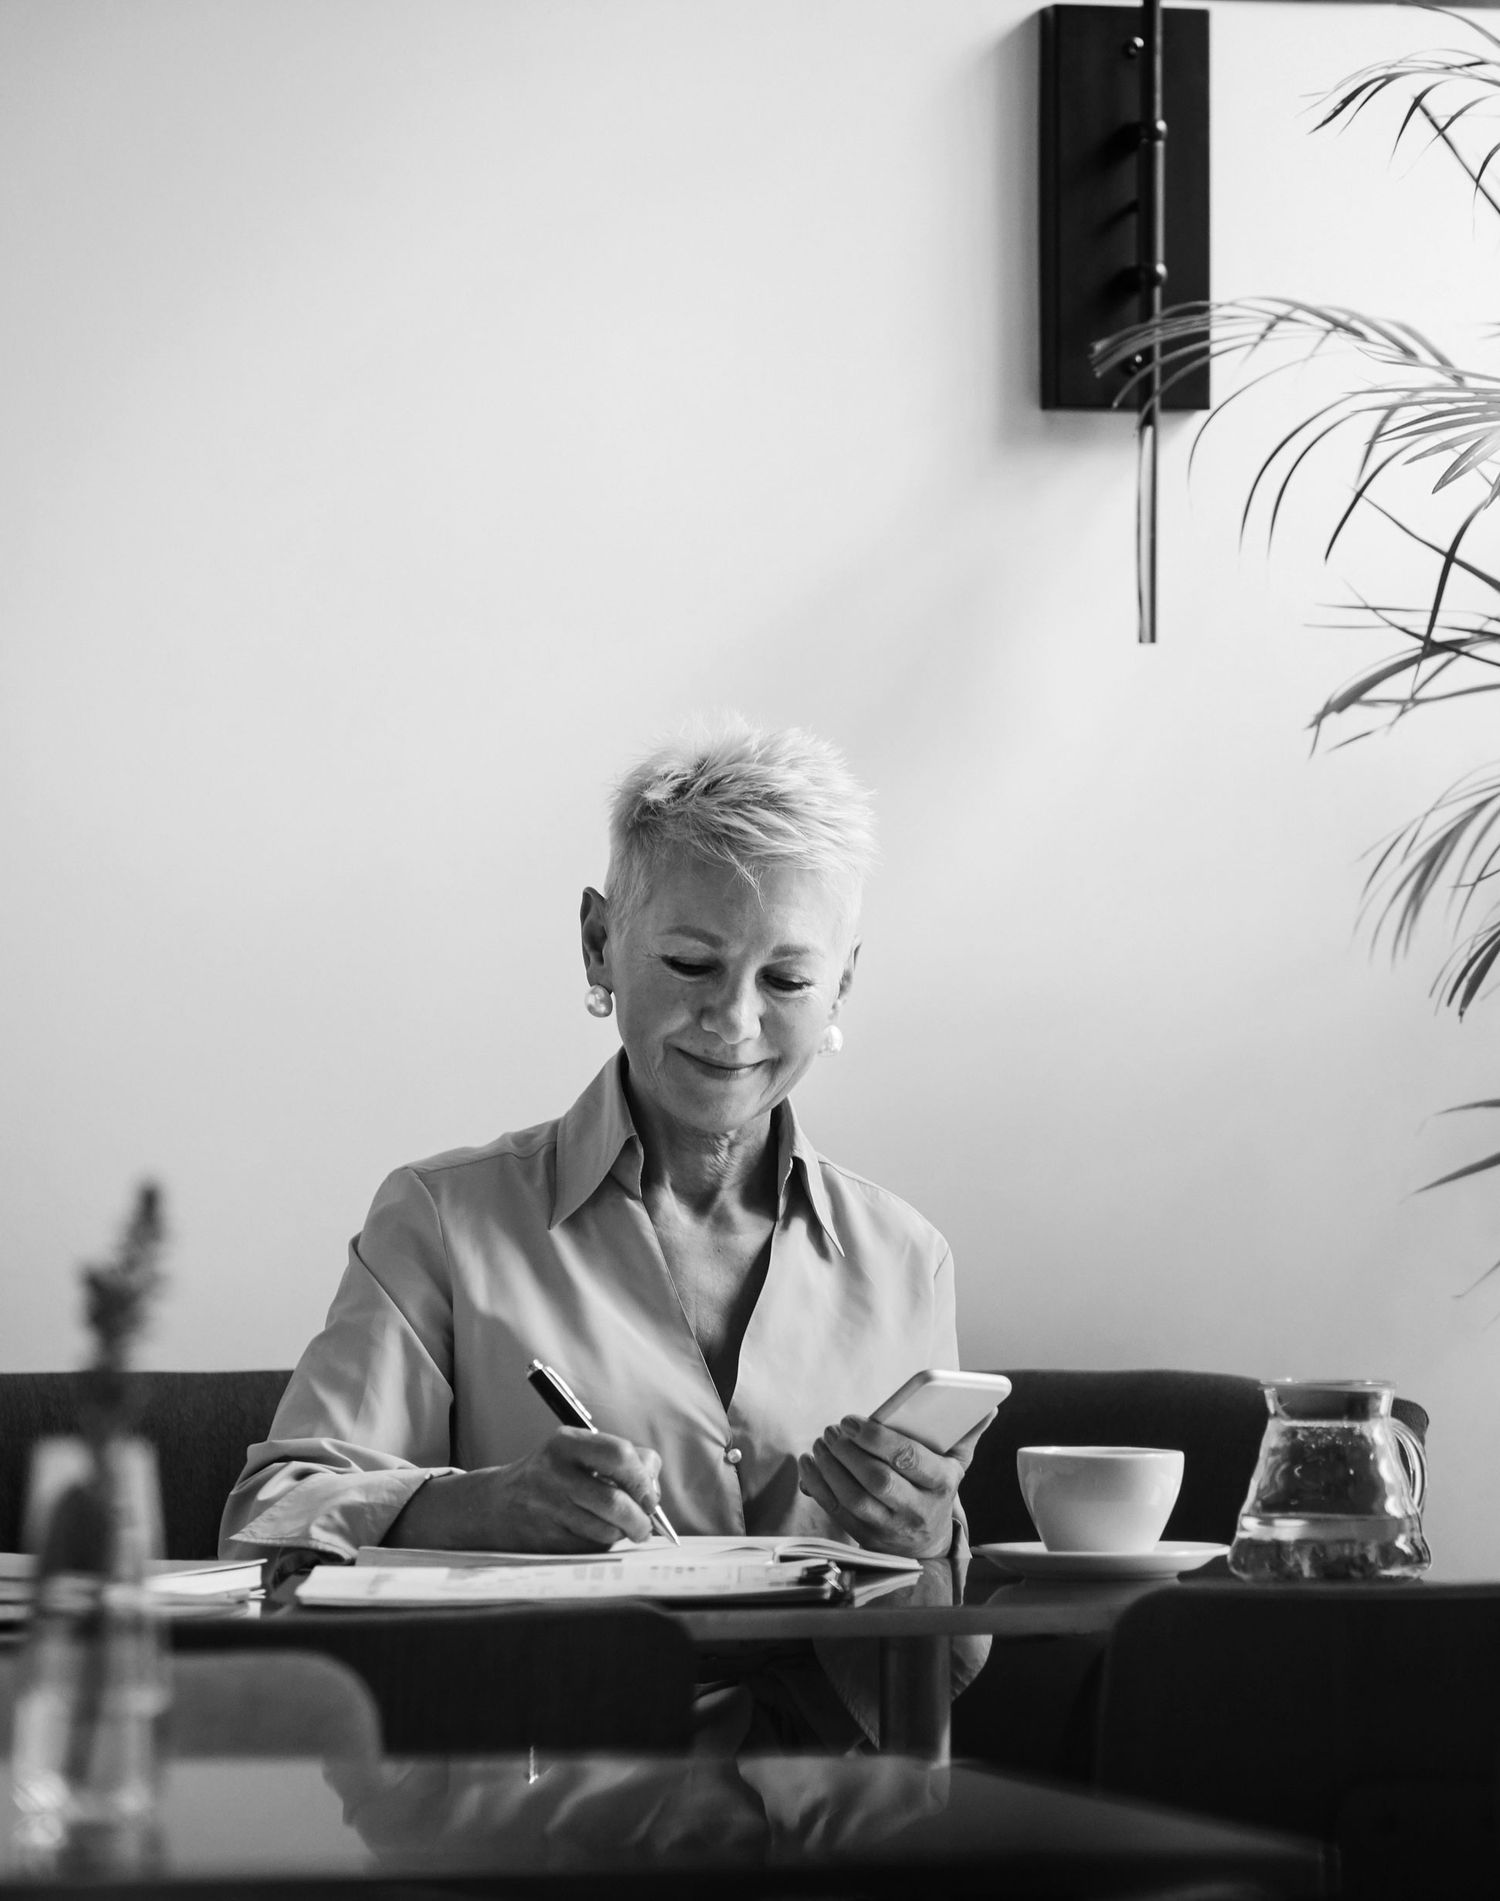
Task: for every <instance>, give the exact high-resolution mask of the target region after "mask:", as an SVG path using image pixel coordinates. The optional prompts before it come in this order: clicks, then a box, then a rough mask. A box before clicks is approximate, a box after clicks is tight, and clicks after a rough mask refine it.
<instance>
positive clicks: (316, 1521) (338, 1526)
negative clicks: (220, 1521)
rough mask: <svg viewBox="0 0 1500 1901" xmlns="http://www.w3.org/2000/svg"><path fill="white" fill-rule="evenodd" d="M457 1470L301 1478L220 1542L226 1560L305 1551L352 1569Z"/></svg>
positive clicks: (430, 1468)
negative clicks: (365, 1549) (417, 1498)
mask: <svg viewBox="0 0 1500 1901" xmlns="http://www.w3.org/2000/svg"><path fill="white" fill-rule="evenodd" d="M457 1470H458V1467H456V1466H415V1465H413V1466H401V1467H399V1468H397V1469H396V1470H393V1471H384V1472H353V1473H344V1472H320V1473H316V1474H313V1475H310V1476H308V1477H306V1478H299V1479H297V1480H296V1481H295V1483H293V1484H292V1485H291V1486H290V1487H289V1489H288V1490H287V1491H286V1492H284V1493H283V1494H282V1496H281V1497H279V1498H277V1499H275V1500H274V1501H273V1502H272V1503H271V1504H270V1505H268V1506H267V1507H266V1508H265V1510H264V1511H261V1512H258V1513H257V1514H256V1516H255V1517H254V1518H252V1519H250V1520H249V1521H248V1523H246V1524H243V1525H241V1526H239V1527H238V1529H237V1530H234V1531H226V1532H225V1533H224V1534H223V1535H222V1536H221V1538H220V1540H219V1549H220V1552H221V1554H223V1555H225V1556H228V1557H242V1556H253V1555H255V1552H256V1551H260V1552H265V1551H267V1550H277V1549H279V1548H280V1547H281V1546H283V1545H301V1546H304V1547H305V1548H306V1549H308V1550H310V1551H321V1552H323V1553H324V1554H325V1555H326V1556H328V1557H331V1558H340V1559H342V1560H343V1561H344V1562H345V1563H352V1561H353V1559H354V1555H355V1553H356V1552H357V1551H358V1550H359V1548H360V1546H361V1545H378V1544H380V1543H381V1542H382V1541H383V1540H384V1538H385V1535H386V1533H387V1532H388V1531H389V1530H390V1528H391V1526H392V1525H393V1524H394V1523H395V1522H396V1520H397V1518H398V1517H399V1516H400V1515H401V1513H402V1512H403V1511H404V1510H405V1508H406V1506H407V1504H408V1503H409V1502H410V1500H411V1499H412V1497H413V1496H414V1495H415V1494H416V1493H417V1492H419V1491H420V1490H421V1489H422V1487H423V1486H424V1485H425V1484H426V1483H427V1481H428V1479H430V1478H436V1477H438V1476H439V1475H440V1474H444V1473H448V1472H455V1471H457Z"/></svg>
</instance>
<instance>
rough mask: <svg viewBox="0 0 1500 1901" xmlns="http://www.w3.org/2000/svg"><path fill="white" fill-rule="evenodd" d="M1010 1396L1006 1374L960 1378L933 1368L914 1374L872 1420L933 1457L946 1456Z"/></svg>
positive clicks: (966, 1375) (967, 1375) (956, 1373)
mask: <svg viewBox="0 0 1500 1901" xmlns="http://www.w3.org/2000/svg"><path fill="white" fill-rule="evenodd" d="M1009 1395H1010V1381H1009V1380H1008V1379H1007V1378H1006V1377H1005V1375H1004V1374H1003V1373H958V1372H950V1371H948V1370H946V1369H945V1368H941V1367H928V1368H927V1369H926V1371H925V1372H921V1373H913V1374H912V1376H911V1378H910V1379H909V1380H908V1381H907V1382H906V1384H905V1385H904V1386H898V1387H897V1389H896V1391H895V1392H894V1393H892V1394H891V1396H890V1398H889V1399H887V1400H883V1401H882V1402H881V1404H880V1405H878V1406H877V1407H876V1408H875V1410H874V1412H873V1413H871V1415H870V1417H871V1418H872V1419H876V1420H879V1422H880V1424H881V1425H883V1426H891V1427H893V1428H894V1429H895V1431H897V1432H901V1433H905V1435H906V1437H907V1438H908V1439H915V1440H916V1441H917V1442H918V1444H919V1445H924V1446H926V1447H927V1449H928V1450H929V1451H930V1452H946V1451H947V1450H948V1448H949V1447H950V1446H955V1445H957V1444H958V1442H959V1440H960V1439H962V1438H963V1436H964V1434H965V1433H966V1432H968V1431H969V1430H970V1428H971V1427H973V1426H977V1425H978V1424H979V1422H980V1420H981V1419H983V1418H984V1416H985V1414H986V1413H987V1412H989V1411H990V1409H991V1408H992V1407H994V1406H998V1405H999V1404H1000V1402H1001V1401H1002V1400H1003V1399H1006V1398H1008V1397H1009Z"/></svg>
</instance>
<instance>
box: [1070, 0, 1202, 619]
mask: <svg viewBox="0 0 1500 1901" xmlns="http://www.w3.org/2000/svg"><path fill="white" fill-rule="evenodd" d="M1041 24H1042V60H1041V120H1040V123H1041V153H1040V166H1039V173H1040V208H1041V272H1042V284H1041V293H1042V325H1041V329H1042V392H1041V394H1042V407H1043V409H1109V408H1111V407H1113V406H1115V404H1116V402H1117V401H1118V400H1119V398H1120V396H1121V391H1122V388H1123V387H1129V388H1130V390H1131V392H1132V396H1133V399H1134V403H1133V406H1134V407H1135V408H1136V409H1137V410H1138V412H1139V414H1138V427H1137V455H1138V477H1137V510H1136V591H1137V597H1138V603H1139V636H1140V639H1141V640H1142V641H1143V642H1145V643H1147V644H1150V643H1152V642H1154V641H1155V639H1156V513H1157V510H1156V474H1157V416H1158V414H1159V412H1160V411H1161V410H1162V409H1207V408H1208V406H1209V391H1208V372H1207V370H1206V369H1204V370H1202V371H1199V372H1196V373H1195V374H1193V375H1191V376H1185V377H1181V378H1176V377H1171V378H1169V379H1168V380H1167V384H1166V387H1165V388H1164V387H1163V378H1162V368H1161V363H1160V360H1159V357H1158V355H1157V353H1156V352H1155V351H1146V352H1143V353H1142V356H1141V358H1140V359H1139V360H1138V361H1137V362H1136V364H1135V366H1134V369H1133V370H1132V369H1130V367H1129V366H1127V372H1126V381H1124V382H1122V380H1121V379H1120V377H1119V376H1117V377H1116V380H1115V382H1114V385H1113V387H1111V386H1110V385H1109V384H1108V383H1107V382H1105V381H1103V380H1101V379H1100V378H1099V377H1097V376H1095V374H1094V371H1093V368H1092V366H1091V364H1090V361H1089V347H1090V345H1091V344H1093V343H1095V342H1097V341H1098V340H1099V339H1100V338H1101V337H1106V336H1109V335H1111V334H1112V333H1114V332H1115V331H1117V330H1123V329H1125V328H1126V327H1127V326H1128V325H1130V324H1133V323H1138V322H1149V321H1151V320H1152V319H1154V318H1156V317H1159V316H1160V315H1161V311H1162V306H1163V304H1164V303H1172V304H1186V303H1198V302H1206V301H1207V299H1208V295H1209V284H1208V189H1209V178H1208V167H1209V156H1208V13H1207V11H1206V9H1204V8H1201V7H1171V8H1163V7H1162V5H1161V0H1146V4H1145V5H1144V6H1141V7H1106V6H1050V7H1045V8H1044V9H1043V10H1042V15H1041Z"/></svg>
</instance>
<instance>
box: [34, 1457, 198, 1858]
mask: <svg viewBox="0 0 1500 1901" xmlns="http://www.w3.org/2000/svg"><path fill="white" fill-rule="evenodd" d="M26 1542H27V1546H28V1548H29V1549H30V1550H31V1551H33V1552H34V1553H35V1554H36V1574H35V1594H34V1597H33V1603H32V1615H31V1623H30V1627H29V1629H28V1632H27V1638H26V1644H25V1647H24V1649H23V1652H22V1656H21V1663H20V1670H19V1680H18V1686H17V1695H16V1708H15V1729H14V1741H13V1747H12V1762H11V1769H12V1788H13V1791H14V1802H15V1812H14V1828H13V1840H14V1845H15V1850H16V1859H17V1861H18V1863H19V1864H20V1865H21V1866H22V1867H24V1868H28V1869H30V1870H32V1871H34V1872H52V1873H62V1872H70V1873H94V1874H107V1873H115V1874H130V1873H137V1872H140V1871H141V1870H142V1869H143V1868H144V1867H146V1866H149V1864H150V1862H151V1859H152V1855H153V1852H154V1842H155V1824H156V1814H157V1806H158V1793H159V1790H158V1774H157V1766H158V1742H159V1732H160V1729H161V1724H162V1719H163V1717H164V1715H165V1712H166V1709H167V1704H168V1680H167V1663H166V1656H165V1652H164V1649H163V1645H162V1633H161V1627H160V1620H159V1617H158V1615H157V1613H156V1610H155V1608H154V1606H153V1603H152V1600H151V1597H150V1594H149V1591H148V1588H147V1564H148V1560H149V1559H150V1558H152V1557H154V1556H155V1555H157V1553H158V1552H159V1550H160V1544H161V1496H160V1491H159V1487H158V1483H157V1474H156V1454H155V1450H154V1448H153V1447H152V1446H151V1445H149V1444H148V1443H147V1442H146V1441H145V1440H143V1439H137V1438H131V1437H127V1436H124V1435H120V1434H111V1433H103V1434H100V1435H98V1436H97V1437H92V1438H86V1437H82V1436H80V1437H76V1438H58V1439H44V1440H42V1441H40V1442H39V1443H38V1444H37V1445H36V1446H35V1448H34V1449H33V1452H32V1461H31V1478H30V1485H29V1489H28V1492H27V1509H26Z"/></svg>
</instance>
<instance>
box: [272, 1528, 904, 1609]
mask: <svg viewBox="0 0 1500 1901" xmlns="http://www.w3.org/2000/svg"><path fill="white" fill-rule="evenodd" d="M920 1570H921V1566H920V1565H919V1564H918V1562H917V1561H916V1559H915V1558H899V1557H893V1556H890V1555H888V1554H886V1553H883V1552H868V1551H862V1550H860V1549H859V1547H858V1546H856V1545H845V1544H840V1543H838V1542H837V1541H835V1540H833V1539H828V1538H753V1537H686V1538H684V1539H683V1540H682V1543H681V1544H680V1545H674V1544H672V1543H671V1542H670V1541H669V1540H668V1539H665V1538H651V1539H647V1540H645V1541H644V1542H643V1543H641V1544H638V1545H636V1544H625V1545H623V1546H617V1547H615V1548H614V1549H613V1550H610V1551H603V1552H600V1553H598V1554H597V1555H595V1556H582V1557H568V1558H559V1557H558V1556H557V1555H556V1554H553V1553H541V1554H539V1553H533V1552H489V1551H415V1550H413V1551H392V1550H387V1549H386V1548H385V1547H384V1546H368V1545H367V1546H365V1547H363V1548H362V1549H361V1550H360V1552H359V1555H358V1557H357V1559H356V1561H355V1563H354V1564H353V1565H352V1566H350V1565H319V1566H318V1567H317V1568H316V1569H315V1570H314V1571H312V1572H310V1573H309V1575H308V1576H307V1577H305V1578H304V1579H303V1580H302V1582H301V1584H300V1585H299V1586H298V1587H297V1600H298V1602H299V1603H301V1604H307V1605H314V1606H316V1605H325V1606H328V1607H350V1606H355V1605H366V1606H371V1607H374V1606H382V1605H383V1606H389V1607H391V1608H393V1609H394V1608H398V1607H400V1606H403V1605H405V1606H419V1605H429V1606H437V1605H444V1604H450V1605H457V1604H511V1603H536V1602H546V1601H560V1600H565V1599H566V1600H574V1601H594V1602H598V1601H600V1600H603V1599H611V1598H631V1597H633V1598H643V1597H644V1598H654V1599H658V1600H660V1601H662V1602H667V1603H688V1604H691V1603H697V1604H709V1603H718V1604H745V1603H775V1604H808V1603H827V1604H833V1603H842V1604H848V1603H855V1604H861V1603H867V1602H868V1601H869V1600H870V1599H871V1598H872V1597H879V1596H883V1595H884V1594H885V1593H886V1592H887V1591H899V1590H902V1589H904V1588H905V1587H906V1586H908V1585H910V1584H911V1583H912V1582H913V1581H914V1580H915V1578H916V1576H917V1574H918V1573H919V1572H920Z"/></svg>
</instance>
